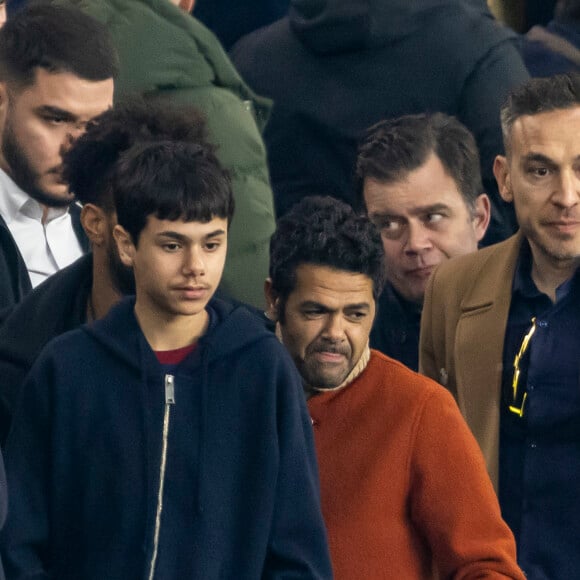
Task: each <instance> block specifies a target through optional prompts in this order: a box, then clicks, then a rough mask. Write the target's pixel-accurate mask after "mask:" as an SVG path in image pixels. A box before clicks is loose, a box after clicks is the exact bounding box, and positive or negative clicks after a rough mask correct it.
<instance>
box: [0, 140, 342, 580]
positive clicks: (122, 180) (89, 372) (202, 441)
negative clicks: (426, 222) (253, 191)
mask: <svg viewBox="0 0 580 580" xmlns="http://www.w3.org/2000/svg"><path fill="white" fill-rule="evenodd" d="M112 184H113V186H112V189H113V192H114V196H115V205H116V211H117V218H118V225H117V226H116V227H115V230H114V235H115V239H116V241H117V245H118V249H119V255H120V257H121V260H122V261H123V263H124V264H125V265H126V266H131V267H132V268H133V270H134V274H135V283H136V297H135V298H130V299H126V300H124V301H122V302H121V303H120V304H119V305H118V306H116V307H114V308H113V309H112V311H111V312H110V313H109V314H108V315H107V316H106V317H105V318H104V319H102V320H99V321H96V322H95V323H93V324H92V325H85V326H83V327H81V328H80V329H78V330H74V331H71V332H69V333H67V334H65V335H62V336H61V337H59V338H57V339H55V340H54V341H52V342H51V343H49V345H48V346H47V347H46V349H45V350H44V352H43V354H42V355H41V356H40V358H39V360H38V361H37V363H36V364H35V366H34V367H33V369H32V371H31V373H30V375H29V377H28V379H27V384H26V385H25V387H24V390H23V397H22V399H21V402H20V406H19V409H18V411H17V413H16V416H15V419H14V424H13V429H12V431H11V433H10V436H9V439H8V444H7V453H6V455H7V458H6V463H7V472H8V480H9V486H10V489H11V491H12V496H11V504H10V515H9V519H8V523H7V530H6V532H5V534H4V542H3V544H4V545H3V547H4V554H5V557H6V568H7V577H8V578H9V579H10V578H19V579H25V578H29V579H32V578H34V579H48V578H58V580H68V579H70V580H72V579H75V580H78V579H79V578H82V579H83V580H104V579H107V580H132V579H143V578H144V579H153V578H156V579H157V578H158V579H163V580H166V579H175V580H189V579H200V580H212V579H216V580H217V579H226V580H230V579H231V580H233V579H248V580H249V579H261V578H272V579H282V578H293V579H294V578H313V579H317V578H331V576H332V573H331V569H330V563H329V557H328V552H327V546H326V536H325V531H324V525H323V521H322V517H321V513H320V503H319V494H318V477H317V470H316V461H315V457H314V451H313V444H312V434H311V426H310V419H309V417H308V413H307V410H306V407H305V403H304V399H303V395H302V384H301V380H300V377H299V375H298V373H297V371H296V369H295V368H294V366H293V363H292V361H291V360H290V359H289V357H288V355H287V354H286V353H285V352H284V348H283V346H282V345H281V344H280V343H279V342H278V340H277V339H276V337H275V336H274V335H273V334H271V333H268V332H267V331H266V330H264V328H263V326H262V324H261V323H260V322H259V321H257V319H255V318H254V317H253V315H251V314H250V313H249V312H248V311H247V310H246V309H245V308H243V307H239V308H233V307H231V306H227V305H226V304H225V303H223V302H221V301H219V300H217V299H212V295H213V293H214V291H215V289H216V288H217V286H218V284H219V281H220V277H221V274H222V270H223V267H224V260H225V256H226V247H227V232H228V226H229V224H230V221H231V218H232V213H233V205H234V204H233V197H232V191H231V187H230V183H229V179H228V177H227V175H226V174H225V173H224V171H223V170H222V168H221V166H220V165H219V162H218V161H217V159H216V157H215V155H214V153H213V149H212V148H211V146H209V145H208V144H207V143H200V144H197V143H176V142H169V141H167V142H157V143H137V144H136V145H134V146H133V147H132V148H131V149H129V150H128V151H127V152H126V153H125V154H124V155H123V156H122V158H121V160H120V161H119V163H118V165H117V169H116V173H115V175H114V176H113V179H112Z"/></svg>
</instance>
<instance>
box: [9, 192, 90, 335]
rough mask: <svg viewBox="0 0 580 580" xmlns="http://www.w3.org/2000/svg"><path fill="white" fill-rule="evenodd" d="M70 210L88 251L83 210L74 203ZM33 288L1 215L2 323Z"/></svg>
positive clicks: (83, 246) (74, 225) (75, 227)
mask: <svg viewBox="0 0 580 580" xmlns="http://www.w3.org/2000/svg"><path fill="white" fill-rule="evenodd" d="M69 211H70V214H71V220H72V225H73V228H74V231H75V234H76V236H77V238H78V240H79V243H80V245H81V248H82V249H83V251H84V252H87V251H88V249H89V240H88V238H87V236H86V234H85V232H84V230H83V228H82V226H81V210H80V208H79V206H77V205H76V204H74V203H73V204H71V206H70V210H69ZM31 290H32V285H31V283H30V277H29V275H28V270H27V269H26V264H25V263H24V260H23V259H22V255H21V254H20V251H19V249H18V246H17V245H16V242H15V241H14V238H13V237H12V234H11V233H10V230H9V229H8V226H7V225H6V222H5V221H4V219H3V218H2V216H0V325H1V324H2V322H3V320H4V319H5V318H6V317H7V316H8V314H9V313H10V311H11V310H12V308H14V306H15V305H16V304H18V302H20V301H21V300H22V299H23V298H24V296H26V295H27V294H28V293H29V292H30V291H31Z"/></svg>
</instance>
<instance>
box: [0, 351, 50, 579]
mask: <svg viewBox="0 0 580 580" xmlns="http://www.w3.org/2000/svg"><path fill="white" fill-rule="evenodd" d="M50 369H51V365H50V363H49V361H48V360H47V357H42V358H41V359H40V360H39V361H38V364H36V365H35V366H34V367H33V369H32V371H31V373H30V375H29V376H28V378H27V380H26V381H25V383H24V389H23V396H22V398H21V400H20V403H19V405H18V408H17V411H16V414H15V417H14V421H13V424H12V429H11V431H10V434H9V436H8V442H7V446H6V452H5V456H6V474H7V479H8V487H9V489H10V490H11V491H10V498H9V514H8V519H7V522H6V526H5V529H4V532H3V534H2V542H1V544H2V556H3V560H4V567H5V570H6V575H7V577H8V578H18V579H19V580H25V579H26V580H48V579H49V578H51V577H52V576H51V575H50V574H49V573H48V572H47V571H46V568H45V562H44V561H43V556H44V555H45V554H46V552H47V548H48V543H49V519H48V514H49V503H50V502H49V490H50V458H51V456H52V450H51V448H50V446H51V435H50V416H51V403H50V399H51V392H52V372H51V370H50Z"/></svg>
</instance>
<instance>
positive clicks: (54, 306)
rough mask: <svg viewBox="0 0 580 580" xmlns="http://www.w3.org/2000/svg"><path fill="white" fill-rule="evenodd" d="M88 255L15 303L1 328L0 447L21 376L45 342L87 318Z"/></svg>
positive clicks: (12, 410) (88, 287) (8, 425)
mask: <svg viewBox="0 0 580 580" xmlns="http://www.w3.org/2000/svg"><path fill="white" fill-rule="evenodd" d="M92 268H93V260H92V255H91V254H87V255H86V256H83V257H82V258H79V259H78V260H77V261H76V262H74V263H73V264H71V265H70V266H68V267H67V268H64V269H63V270H61V271H60V272H57V273H56V274H54V275H53V276H51V277H50V278H48V280H45V281H44V282H43V283H42V284H40V285H39V286H38V287H37V288H35V289H34V290H33V291H32V292H31V293H30V294H29V295H28V296H26V298H25V299H24V301H23V302H21V303H20V304H18V305H17V306H16V307H15V308H14V309H13V310H12V311H11V313H10V315H9V316H8V318H6V320H5V321H4V323H3V324H2V325H1V326H0V445H2V447H3V446H4V443H5V442H6V436H7V435H8V430H9V428H10V422H11V420H12V415H13V413H14V407H15V405H16V402H17V400H18V397H19V395H20V391H21V389H22V383H23V382H24V377H25V376H26V374H27V373H28V371H29V370H30V367H31V366H32V364H33V363H34V361H35V360H36V359H37V358H38V355H39V354H40V351H41V350H42V349H43V348H44V346H45V345H46V343H47V342H49V341H50V340H51V339H53V338H54V337H56V336H59V335H60V334H63V333H64V332H66V331H67V330H72V329H73V328H77V327H78V326H80V325H81V324H83V323H84V322H85V321H86V310H87V299H88V295H89V292H90V289H91V286H92V283H93V271H92Z"/></svg>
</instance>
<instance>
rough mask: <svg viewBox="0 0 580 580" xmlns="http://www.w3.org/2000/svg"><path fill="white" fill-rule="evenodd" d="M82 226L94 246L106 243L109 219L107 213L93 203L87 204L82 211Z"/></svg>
mask: <svg viewBox="0 0 580 580" xmlns="http://www.w3.org/2000/svg"><path fill="white" fill-rule="evenodd" d="M81 224H82V226H83V229H84V230H85V233H86V234H87V237H88V238H89V240H90V241H91V244H92V245H93V246H97V247H100V246H102V245H103V244H104V243H105V240H106V230H107V218H106V216H105V212H104V211H103V210H102V209H101V208H100V207H98V206H96V205H94V204H92V203H86V204H85V205H83V209H82V210H81Z"/></svg>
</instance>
